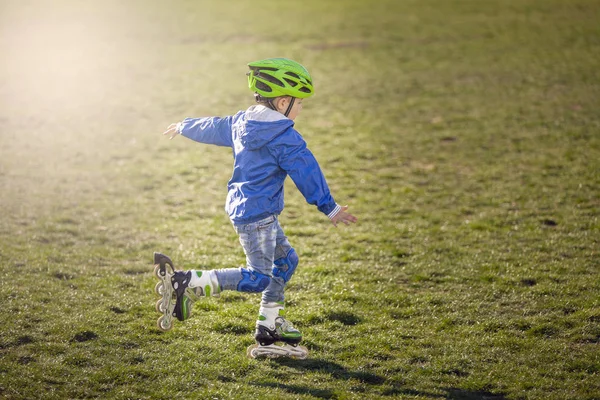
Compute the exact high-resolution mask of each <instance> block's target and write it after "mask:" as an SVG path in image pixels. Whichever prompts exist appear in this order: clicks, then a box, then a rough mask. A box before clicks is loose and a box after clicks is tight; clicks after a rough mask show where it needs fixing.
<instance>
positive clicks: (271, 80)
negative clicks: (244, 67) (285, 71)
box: [256, 72, 285, 87]
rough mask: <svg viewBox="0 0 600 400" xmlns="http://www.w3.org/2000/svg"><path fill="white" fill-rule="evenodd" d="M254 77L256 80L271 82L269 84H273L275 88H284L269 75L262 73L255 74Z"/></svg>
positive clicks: (281, 83)
mask: <svg viewBox="0 0 600 400" xmlns="http://www.w3.org/2000/svg"><path fill="white" fill-rule="evenodd" d="M256 77H257V78H260V79H264V80H265V81H269V82H271V83H274V84H275V85H277V86H281V87H284V86H285V85H284V84H283V82H281V81H280V80H279V79H277V78H275V77H274V76H271V75H269V74H264V73H262V72H258V73H257V74H256Z"/></svg>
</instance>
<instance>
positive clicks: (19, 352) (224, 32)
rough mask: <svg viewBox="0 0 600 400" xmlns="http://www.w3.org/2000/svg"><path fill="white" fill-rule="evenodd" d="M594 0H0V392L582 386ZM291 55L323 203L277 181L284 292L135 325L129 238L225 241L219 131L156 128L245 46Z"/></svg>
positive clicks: (324, 393) (539, 395)
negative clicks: (261, 321) (267, 300)
mask: <svg viewBox="0 0 600 400" xmlns="http://www.w3.org/2000/svg"><path fill="white" fill-rule="evenodd" d="M598 21H600V3H599V2H598V1H597V0H570V1H566V0H480V1H476V0H423V1H417V0H371V1H369V0H363V1H359V0H348V1H342V0H325V1H319V0H307V1H303V2H274V1H267V0H255V1H243V0H231V1H223V2H217V1H191V0H190V1H183V0H177V1H170V2H158V1H141V0H138V1H133V0H132V1H127V2H122V1H116V0H109V1H103V2H87V1H83V2H82V1H74V0H73V1H69V0H60V1H54V2H42V1H28V2H24V1H17V0H3V1H1V2H0V52H1V54H2V61H1V62H0V204H1V218H0V305H1V306H0V318H1V321H2V322H1V323H0V397H1V398H7V399H34V398H44V399H63V398H69V399H80V398H115V399H155V398H156V399H158V398H197V399H250V398H257V399H281V398H291V399H391V398H399V399H488V400H489V399H494V400H498V399H578V400H579V399H589V400H591V399H599V398H600V349H599V346H600V221H599V216H600V24H599V22H598ZM277 56H284V57H289V58H294V59H296V60H298V61H300V62H301V63H303V64H304V65H306V66H307V67H308V69H309V70H310V71H311V74H312V76H313V78H314V81H315V87H316V93H317V94H316V96H314V97H313V98H311V99H309V100H307V101H305V102H304V105H305V107H304V110H303V113H302V115H301V116H300V117H299V119H298V120H297V123H296V127H297V129H298V130H299V131H300V132H301V133H302V134H303V136H304V137H305V138H306V140H307V141H308V143H309V147H310V148H311V149H312V151H313V152H314V153H315V155H316V157H317V159H318V160H319V161H320V163H321V166H322V168H323V170H324V171H325V174H326V176H327V179H328V182H329V184H330V186H331V189H332V191H333V194H334V196H335V198H336V200H337V201H338V202H339V203H342V204H348V205H350V211H352V212H353V213H355V215H357V216H358V218H359V222H358V223H357V224H356V225H354V226H352V227H340V228H337V229H336V228H334V227H333V226H332V225H331V224H330V223H329V222H328V220H327V218H326V217H325V216H323V215H321V214H320V213H319V212H318V211H317V210H316V209H315V208H314V207H312V206H309V205H307V204H306V203H305V201H304V199H303V198H302V196H301V195H300V194H299V192H298V191H297V190H296V189H295V187H294V186H293V183H291V182H288V183H289V185H288V187H287V191H286V193H287V195H286V209H285V210H284V212H283V214H282V215H281V218H280V221H281V224H282V226H283V227H284V229H285V231H286V233H287V234H288V236H289V238H290V241H291V242H292V244H293V245H294V247H295V248H296V249H297V251H298V253H299V255H300V266H299V268H298V270H297V272H296V274H295V275H294V279H293V280H292V281H291V282H290V285H289V289H288V290H287V316H288V317H289V319H290V320H291V321H292V322H294V324H295V325H296V326H297V327H299V328H300V329H301V330H302V332H303V334H304V337H305V339H304V344H305V345H306V346H307V347H308V348H309V350H310V356H309V359H307V360H303V361H293V360H251V359H248V358H247V357H246V348H247V347H248V346H249V345H251V344H252V343H253V342H254V341H253V328H254V321H255V319H256V316H257V311H258V303H259V297H258V296H257V295H250V294H241V293H236V292H228V293H225V294H223V295H222V296H221V298H220V299H207V300H206V301H203V302H200V303H196V305H195V308H194V316H193V318H192V319H190V320H189V321H186V322H185V323H176V324H175V327H174V328H173V329H172V330H171V331H170V332H167V333H163V332H160V331H158V330H157V329H156V327H155V322H156V318H157V317H158V314H157V313H156V312H155V310H154V303H155V301H156V299H157V296H156V295H155V294H154V292H153V288H154V285H155V283H156V280H155V278H154V277H153V276H152V269H153V267H152V265H151V264H152V253H153V251H161V252H164V253H166V254H169V255H170V256H171V257H172V258H173V260H174V261H175V262H176V264H177V265H178V267H180V268H182V269H190V268H195V269H196V268H197V269H202V268H227V267H237V266H241V265H243V263H244V260H245V258H244V255H243V252H242V249H241V246H240V245H239V243H238V240H237V236H236V234H235V232H234V230H233V229H232V227H231V225H230V223H229V221H228V218H227V215H226V214H225V212H224V211H223V204H224V201H225V195H226V183H227V180H228V178H229V176H230V173H231V170H230V169H231V152H230V150H227V149H225V148H217V147H210V146H206V145H200V144H197V143H194V142H192V141H190V140H187V139H185V138H181V137H179V138H176V139H174V140H173V141H169V140H168V139H166V138H165V137H163V136H161V133H162V131H163V130H164V129H165V128H166V126H167V125H168V124H169V123H171V122H175V121H178V120H181V119H183V118H184V117H187V116H208V115H228V114H232V113H235V112H236V111H238V110H240V109H244V108H246V107H247V106H249V105H250V104H251V103H252V101H253V99H252V93H251V92H250V91H249V90H248V89H247V87H246V84H247V83H246V76H245V73H246V63H248V62H250V61H254V60H257V59H262V58H268V57H277Z"/></svg>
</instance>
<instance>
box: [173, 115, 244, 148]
mask: <svg viewBox="0 0 600 400" xmlns="http://www.w3.org/2000/svg"><path fill="white" fill-rule="evenodd" d="M232 123H233V116H228V117H224V118H220V117H206V118H186V119H184V120H183V121H181V122H180V123H179V124H178V127H177V130H178V131H179V133H181V134H182V135H183V136H185V137H186V138H189V139H192V140H194V141H196V142H200V143H206V144H214V145H217V146H226V147H232V146H233V139H232V137H231V135H232V134H231V124H232Z"/></svg>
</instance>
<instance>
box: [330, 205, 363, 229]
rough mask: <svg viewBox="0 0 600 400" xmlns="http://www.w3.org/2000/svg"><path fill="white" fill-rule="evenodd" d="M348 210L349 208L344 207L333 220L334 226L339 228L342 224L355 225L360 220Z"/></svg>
mask: <svg viewBox="0 0 600 400" xmlns="http://www.w3.org/2000/svg"><path fill="white" fill-rule="evenodd" d="M347 210H348V206H343V207H342V208H341V210H340V211H338V213H337V214H335V215H334V216H333V217H332V218H331V223H332V224H333V226H335V227H337V225H338V224H339V223H340V222H342V223H343V224H345V225H348V224H349V223H350V222H352V223H355V222H356V221H357V220H358V219H357V218H356V217H355V216H354V215H352V214H350V213H349V212H347Z"/></svg>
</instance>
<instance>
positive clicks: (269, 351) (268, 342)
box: [247, 303, 308, 360]
mask: <svg viewBox="0 0 600 400" xmlns="http://www.w3.org/2000/svg"><path fill="white" fill-rule="evenodd" d="M254 339H255V340H256V344H253V345H252V346H250V347H248V352H247V353H248V357H250V358H260V357H267V358H277V357H290V358H296V359H300V360H303V359H305V358H306V357H307V356H308V349H307V348H306V347H304V346H299V345H298V344H299V343H300V342H301V341H302V333H300V331H299V330H298V329H296V328H294V327H293V326H292V324H291V323H290V322H288V321H286V319H285V318H284V317H283V304H282V303H267V304H263V305H262V306H261V307H260V311H259V316H258V320H257V321H256V331H255V333H254ZM276 343H282V344H276Z"/></svg>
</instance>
